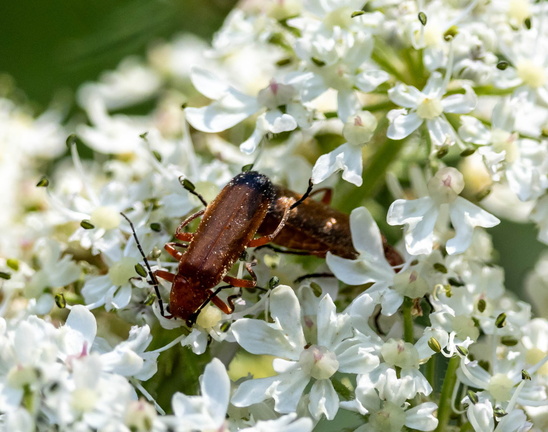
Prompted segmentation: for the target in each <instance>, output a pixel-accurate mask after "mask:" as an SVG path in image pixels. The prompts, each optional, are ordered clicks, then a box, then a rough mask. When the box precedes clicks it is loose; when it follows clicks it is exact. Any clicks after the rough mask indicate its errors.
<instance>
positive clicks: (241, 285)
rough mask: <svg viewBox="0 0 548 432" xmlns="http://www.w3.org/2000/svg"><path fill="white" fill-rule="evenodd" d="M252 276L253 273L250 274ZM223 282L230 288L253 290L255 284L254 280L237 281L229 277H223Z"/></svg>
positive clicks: (235, 278)
mask: <svg viewBox="0 0 548 432" xmlns="http://www.w3.org/2000/svg"><path fill="white" fill-rule="evenodd" d="M254 274H255V273H252V276H253V275H254ZM223 281H225V282H226V283H227V284H230V285H231V286H234V287H238V288H255V285H256V284H257V281H256V280H249V279H238V278H237V277H234V276H229V275H226V276H225V277H223Z"/></svg>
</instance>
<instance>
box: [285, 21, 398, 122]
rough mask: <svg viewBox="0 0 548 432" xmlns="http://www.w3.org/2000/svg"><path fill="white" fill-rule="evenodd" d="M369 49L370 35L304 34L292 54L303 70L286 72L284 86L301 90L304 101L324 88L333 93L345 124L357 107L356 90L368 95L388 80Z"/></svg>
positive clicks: (336, 31) (338, 30)
mask: <svg viewBox="0 0 548 432" xmlns="http://www.w3.org/2000/svg"><path fill="white" fill-rule="evenodd" d="M350 13H351V12H350ZM373 48H374V39H373V38H372V37H371V36H370V35H366V34H364V33H351V32H348V31H346V30H343V29H341V28H340V27H338V26H335V27H334V28H333V30H332V31H329V32H323V31H322V30H319V31H318V32H315V33H306V34H305V35H304V36H303V37H302V38H301V39H299V40H298V42H297V44H296V46H295V52H296V54H297V55H298V56H299V57H300V58H301V59H302V60H303V61H304V62H306V70H305V71H304V72H293V73H290V74H289V75H288V83H290V84H294V85H295V86H297V87H298V88H299V89H302V98H303V100H304V101H305V102H308V101H312V100H314V99H316V98H318V97H319V96H320V95H322V94H323V93H325V92H327V91H328V89H334V90H336V91H337V113H338V116H339V118H340V119H341V120H342V121H344V122H346V121H347V120H348V119H349V118H350V116H352V115H353V114H354V113H356V112H357V111H359V110H360V107H361V103H360V100H359V99H358V92H357V91H356V89H358V90H360V91H362V92H365V93H369V92H372V91H373V90H375V89H376V88H377V87H378V86H379V85H380V84H382V83H383V82H385V81H387V80H388V78H389V75H388V73H386V72H385V71H384V70H381V69H379V68H378V67H377V66H376V65H374V64H373V63H372V61H371V60H370V58H371V54H372V52H373Z"/></svg>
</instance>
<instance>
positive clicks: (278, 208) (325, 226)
mask: <svg viewBox="0 0 548 432" xmlns="http://www.w3.org/2000/svg"><path fill="white" fill-rule="evenodd" d="M274 190H275V195H276V197H275V199H274V201H273V202H272V203H271V205H270V208H269V210H268V213H267V215H266V217H265V219H264V220H263V223H262V224H261V226H260V227H259V229H258V232H259V234H262V233H266V232H272V231H273V229H274V228H275V227H277V226H278V225H279V224H280V222H281V220H282V218H284V217H286V215H285V213H286V210H285V209H287V208H288V207H289V206H291V207H292V209H291V211H290V212H289V217H287V220H286V221H285V222H284V224H283V229H282V230H281V231H280V233H279V234H278V235H277V236H276V237H274V239H273V240H272V243H274V244H277V245H278V246H282V247H285V248H289V249H294V250H299V251H306V252H307V253H310V254H312V255H317V256H320V257H325V254H326V253H327V252H328V251H329V252H331V253H333V254H335V255H338V256H341V257H343V258H348V259H355V258H356V257H357V256H358V252H357V251H356V249H354V245H353V244H352V236H351V232H350V217H349V216H348V215H347V214H345V213H342V212H340V211H338V210H335V209H334V208H332V207H330V206H329V205H328V204H329V202H330V200H331V190H330V189H318V190H316V191H315V192H313V193H312V194H310V195H314V194H318V193H321V192H323V193H324V196H323V197H322V199H321V201H316V200H311V199H309V200H306V201H303V196H301V195H300V194H298V193H296V192H293V191H291V190H289V189H286V188H284V187H282V186H276V185H274ZM297 201H301V204H300V205H299V206H298V207H293V206H292V204H293V203H295V202H297ZM382 241H383V248H384V255H385V257H386V260H387V261H388V262H389V263H390V265H392V266H398V265H401V264H403V259H402V257H401V255H400V254H399V253H398V251H397V250H396V249H394V248H393V247H392V246H391V245H390V244H388V242H387V241H386V238H385V237H384V236H382Z"/></svg>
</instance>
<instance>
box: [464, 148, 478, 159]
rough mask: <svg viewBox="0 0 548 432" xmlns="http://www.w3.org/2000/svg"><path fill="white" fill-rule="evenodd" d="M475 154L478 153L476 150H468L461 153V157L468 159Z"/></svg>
mask: <svg viewBox="0 0 548 432" xmlns="http://www.w3.org/2000/svg"><path fill="white" fill-rule="evenodd" d="M474 153H476V149H475V148H467V149H465V150H463V151H461V152H460V155H461V157H468V156H471V155H473V154H474Z"/></svg>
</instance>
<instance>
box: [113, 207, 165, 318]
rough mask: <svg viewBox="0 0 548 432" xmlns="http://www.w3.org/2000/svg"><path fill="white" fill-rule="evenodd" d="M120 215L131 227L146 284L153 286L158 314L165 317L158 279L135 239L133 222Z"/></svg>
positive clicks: (139, 243)
mask: <svg viewBox="0 0 548 432" xmlns="http://www.w3.org/2000/svg"><path fill="white" fill-rule="evenodd" d="M120 214H121V215H122V216H123V217H124V219H125V220H127V222H128V223H129V226H130V227H131V232H132V234H133V238H134V239H135V243H136V244H137V249H139V252H140V253H141V256H142V257H143V262H144V263H145V266H146V268H147V270H148V277H149V278H150V280H148V281H147V282H148V283H149V284H151V285H154V291H155V292H156V297H158V305H159V306H160V314H161V315H162V316H165V315H164V303H163V301H162V297H161V296H160V288H159V283H158V279H156V276H155V275H154V272H153V271H152V269H151V268H150V264H149V263H148V259H147V257H146V255H145V252H144V251H143V248H142V246H141V242H139V239H138V238H137V233H136V232H135V227H134V226H133V222H131V220H130V219H129V218H128V217H127V216H126V215H125V214H124V213H122V212H120Z"/></svg>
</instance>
